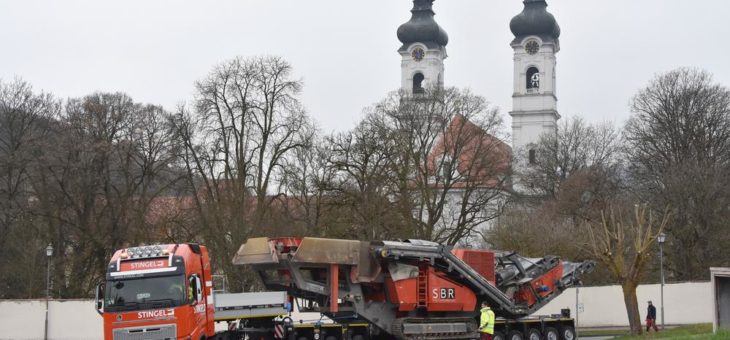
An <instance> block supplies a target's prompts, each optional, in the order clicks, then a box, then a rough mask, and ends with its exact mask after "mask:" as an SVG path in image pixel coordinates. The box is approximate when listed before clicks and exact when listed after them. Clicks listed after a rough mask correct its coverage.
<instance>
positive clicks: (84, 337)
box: [0, 300, 104, 340]
mask: <svg viewBox="0 0 730 340" xmlns="http://www.w3.org/2000/svg"><path fill="white" fill-rule="evenodd" d="M45 313H46V304H45V300H40V301H39V300H0V329H1V330H2V332H0V339H1V340H10V339H13V340H21V339H22V340H26V339H27V340H30V339H33V340H36V339H43V335H44V334H43V333H44V324H45ZM102 326H103V324H102V318H101V316H100V315H99V314H97V313H96V311H95V310H94V302H93V301H91V300H65V301H50V302H49V303H48V339H52V340H97V339H103V337H104V335H103V328H102Z"/></svg>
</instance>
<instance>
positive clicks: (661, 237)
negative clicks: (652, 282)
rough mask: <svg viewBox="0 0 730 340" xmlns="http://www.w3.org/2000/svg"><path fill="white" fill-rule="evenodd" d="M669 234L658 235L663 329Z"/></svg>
mask: <svg viewBox="0 0 730 340" xmlns="http://www.w3.org/2000/svg"><path fill="white" fill-rule="evenodd" d="M666 239H667V235H666V234H664V233H660V234H659V235H657V241H658V242H659V272H660V273H661V280H662V283H661V287H662V288H661V303H662V329H664V241H666Z"/></svg>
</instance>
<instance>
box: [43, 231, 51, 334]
mask: <svg viewBox="0 0 730 340" xmlns="http://www.w3.org/2000/svg"><path fill="white" fill-rule="evenodd" d="M52 255H53V245H51V244H50V243H49V244H48V247H46V257H47V258H48V264H47V265H46V327H45V329H44V335H43V339H45V340H48V300H49V299H50V298H51V256H52Z"/></svg>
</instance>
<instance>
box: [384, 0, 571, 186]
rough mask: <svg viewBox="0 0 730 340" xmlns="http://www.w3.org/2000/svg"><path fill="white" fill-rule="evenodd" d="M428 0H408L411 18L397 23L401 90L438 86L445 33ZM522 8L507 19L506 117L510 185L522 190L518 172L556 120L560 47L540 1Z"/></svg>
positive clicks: (529, 1) (523, 170)
mask: <svg viewBox="0 0 730 340" xmlns="http://www.w3.org/2000/svg"><path fill="white" fill-rule="evenodd" d="M433 2H434V0H414V1H413V9H412V10H411V13H412V17H411V19H410V20H409V21H408V22H406V23H405V24H403V25H401V26H400V27H399V28H398V39H399V40H400V42H401V43H402V44H403V45H402V46H401V47H400V49H398V53H399V54H400V55H401V87H402V90H403V91H404V92H406V93H410V94H414V93H420V92H423V91H424V89H425V88H427V87H428V86H444V71H445V67H444V60H445V59H446V58H447V57H448V54H447V53H446V45H447V44H448V42H449V38H448V35H447V34H446V31H444V29H443V28H441V27H440V26H439V25H438V23H436V21H435V19H434V15H435V13H434V11H433ZM523 3H524V9H523V11H522V12H521V13H519V14H518V15H517V16H515V17H514V18H512V20H511V22H510V25H509V26H510V29H511V31H512V33H513V35H514V37H515V38H514V40H512V42H511V43H510V45H511V47H512V49H513V51H514V57H513V60H514V77H513V86H514V90H513V95H512V99H513V102H512V103H513V104H512V110H511V111H510V112H509V115H510V116H511V117H512V170H513V173H514V176H513V183H514V185H513V188H514V190H515V191H517V192H519V193H525V194H527V193H528V191H529V188H525V187H523V186H522V185H521V184H520V180H519V177H520V174H525V173H526V172H529V171H530V164H531V163H535V162H536V160H537V158H538V157H540V155H538V154H537V149H536V148H535V145H536V143H537V142H538V141H539V139H540V136H542V135H543V134H548V133H550V134H554V133H557V122H558V119H560V114H558V107H557V102H558V99H557V92H556V65H557V61H556V54H557V53H558V52H559V51H560V41H559V37H560V26H559V25H558V23H557V21H556V20H555V17H553V15H552V14H550V13H549V12H548V11H547V6H548V5H547V3H546V1H545V0H524V2H523Z"/></svg>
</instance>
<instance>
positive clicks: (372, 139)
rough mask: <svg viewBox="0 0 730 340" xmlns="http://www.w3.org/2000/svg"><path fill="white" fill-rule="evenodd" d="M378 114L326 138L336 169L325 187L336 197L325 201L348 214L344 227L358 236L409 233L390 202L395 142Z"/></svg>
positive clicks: (374, 237)
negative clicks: (350, 128) (350, 129)
mask: <svg viewBox="0 0 730 340" xmlns="http://www.w3.org/2000/svg"><path fill="white" fill-rule="evenodd" d="M381 118H382V117H380V116H377V115H376V114H374V113H368V115H367V116H366V117H365V119H364V120H363V121H362V122H360V124H358V126H357V127H356V128H355V129H354V130H352V131H350V132H346V133H339V134H336V135H333V136H329V137H328V138H327V144H329V148H330V150H331V153H330V156H329V159H328V164H329V166H330V167H331V168H332V169H333V170H334V171H335V177H334V178H333V181H332V183H330V185H329V187H328V188H327V190H328V191H329V192H330V193H331V195H332V197H333V198H335V200H333V201H332V202H331V203H330V204H328V205H329V206H330V208H331V209H332V211H333V212H335V211H338V210H340V211H345V212H346V214H347V215H349V216H347V217H346V218H345V220H344V221H343V224H344V225H345V231H349V233H350V234H354V235H357V238H359V239H375V240H377V239H391V238H398V237H407V235H408V231H407V230H408V229H407V228H404V226H403V222H404V221H403V220H402V219H401V218H399V217H398V216H397V214H396V213H394V209H393V207H394V206H395V204H394V203H393V202H391V198H392V197H393V193H394V192H395V189H394V180H393V178H394V174H393V173H392V172H391V169H392V167H391V166H390V163H391V162H392V161H393V158H392V156H393V153H394V150H395V147H396V146H395V144H394V143H393V142H394V141H393V140H392V139H391V138H389V135H388V132H387V131H386V130H384V129H382V125H381V124H380V122H381ZM348 224H349V225H350V226H349V227H348V226H347V225H348ZM353 229H354V230H353Z"/></svg>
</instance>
